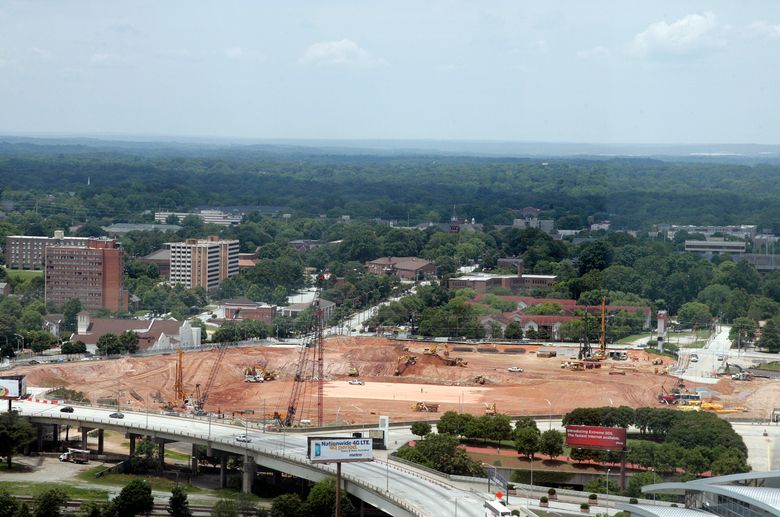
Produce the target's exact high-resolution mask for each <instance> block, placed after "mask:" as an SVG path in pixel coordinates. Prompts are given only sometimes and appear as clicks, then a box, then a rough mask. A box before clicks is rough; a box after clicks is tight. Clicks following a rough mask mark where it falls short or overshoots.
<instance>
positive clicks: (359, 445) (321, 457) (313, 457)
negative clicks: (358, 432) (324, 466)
mask: <svg viewBox="0 0 780 517" xmlns="http://www.w3.org/2000/svg"><path fill="white" fill-rule="evenodd" d="M372 441H373V440H372V439H371V438H313V437H310V438H309V450H308V457H309V460H310V461H311V462H312V463H339V462H341V463H346V462H351V461H372V460H373V459H374V451H373V449H372V447H371V444H372Z"/></svg>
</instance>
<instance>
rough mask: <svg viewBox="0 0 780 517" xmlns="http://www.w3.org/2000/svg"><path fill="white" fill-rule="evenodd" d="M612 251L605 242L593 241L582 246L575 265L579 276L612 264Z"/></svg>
mask: <svg viewBox="0 0 780 517" xmlns="http://www.w3.org/2000/svg"><path fill="white" fill-rule="evenodd" d="M613 254H614V250H613V249H612V246H611V245H610V244H609V243H608V242H606V241H594V242H589V243H587V244H585V245H583V247H582V249H581V250H580V254H579V258H578V259H577V264H578V267H579V272H580V275H584V274H585V273H587V272H589V271H592V270H603V269H606V268H608V267H609V265H610V264H611V263H612V256H613Z"/></svg>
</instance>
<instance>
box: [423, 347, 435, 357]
mask: <svg viewBox="0 0 780 517" xmlns="http://www.w3.org/2000/svg"><path fill="white" fill-rule="evenodd" d="M438 350H439V345H433V346H432V347H430V348H427V347H426V348H425V349H423V355H436V352H437V351H438Z"/></svg>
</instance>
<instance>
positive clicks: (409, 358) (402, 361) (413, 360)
mask: <svg viewBox="0 0 780 517" xmlns="http://www.w3.org/2000/svg"><path fill="white" fill-rule="evenodd" d="M414 364H417V356H415V355H402V356H401V357H399V358H398V364H397V365H396V367H395V375H401V374H402V373H404V370H406V367H407V366H411V365H414Z"/></svg>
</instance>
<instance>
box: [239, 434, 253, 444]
mask: <svg viewBox="0 0 780 517" xmlns="http://www.w3.org/2000/svg"><path fill="white" fill-rule="evenodd" d="M236 441H237V442H241V443H250V442H251V441H252V439H251V438H250V437H248V436H247V435H245V434H237V435H236Z"/></svg>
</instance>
